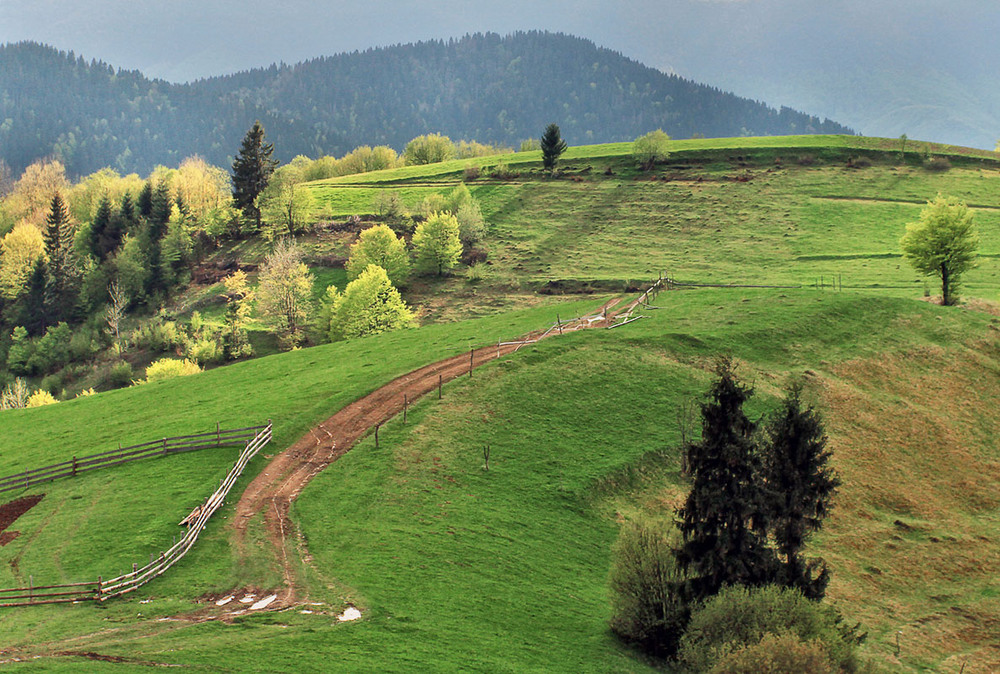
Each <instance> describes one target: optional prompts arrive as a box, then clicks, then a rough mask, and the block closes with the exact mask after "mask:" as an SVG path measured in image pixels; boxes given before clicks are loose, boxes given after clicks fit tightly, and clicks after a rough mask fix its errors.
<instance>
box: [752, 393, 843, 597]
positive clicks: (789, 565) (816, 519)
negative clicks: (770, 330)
mask: <svg viewBox="0 0 1000 674" xmlns="http://www.w3.org/2000/svg"><path fill="white" fill-rule="evenodd" d="M801 392H802V387H801V386H800V385H796V386H793V387H791V388H790V389H789V390H788V393H787V395H786V397H785V399H784V401H783V402H782V405H781V408H780V409H779V410H778V411H777V412H776V413H775V414H774V415H773V416H772V417H771V418H770V420H769V423H768V425H767V432H766V436H765V442H766V445H765V451H764V453H763V454H764V456H763V477H764V479H763V482H764V484H766V485H767V490H768V493H769V496H770V507H769V521H770V523H769V527H770V529H771V531H772V535H773V538H774V542H775V544H776V546H777V548H778V554H779V556H780V562H781V568H780V570H779V578H778V580H779V582H780V583H781V584H783V585H787V586H789V587H794V588H798V589H799V590H801V591H802V593H803V594H804V595H805V596H807V597H809V598H810V599H822V598H823V595H824V593H825V591H826V585H827V583H828V582H829V580H830V572H829V569H828V568H827V567H826V564H825V563H824V562H823V560H821V559H812V560H804V559H803V558H802V547H803V546H804V544H805V541H806V538H807V537H808V536H809V534H811V533H812V532H814V531H817V530H819V528H820V527H821V526H822V524H823V518H824V517H826V514H827V512H828V510H829V507H830V500H831V498H832V497H833V495H834V493H835V492H836V490H837V486H838V485H839V484H840V480H839V478H838V477H837V475H836V474H835V473H834V471H833V469H832V468H831V467H830V465H829V460H830V450H828V449H827V448H826V435H825V434H824V432H823V423H822V421H821V420H820V418H819V415H818V414H817V413H816V411H815V410H814V409H813V408H812V407H807V408H805V409H803V408H802V402H801V400H800V396H801Z"/></svg>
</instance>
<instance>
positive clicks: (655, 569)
mask: <svg viewBox="0 0 1000 674" xmlns="http://www.w3.org/2000/svg"><path fill="white" fill-rule="evenodd" d="M677 538H678V533H677V530H676V529H674V528H673V527H669V528H665V527H653V526H649V525H645V524H642V523H635V522H629V523H626V524H625V525H624V526H623V527H622V529H621V532H619V534H618V540H617V541H615V544H614V547H613V548H612V562H611V577H610V579H609V580H610V582H609V584H610V587H611V593H612V600H611V602H612V617H611V629H612V630H613V631H614V632H615V633H616V634H617V635H618V636H620V637H621V638H622V639H624V640H625V641H627V642H631V643H634V644H636V645H637V646H639V647H641V648H642V649H643V650H644V651H646V652H647V653H651V654H653V655H657V656H669V655H672V654H673V653H674V652H676V650H677V645H678V640H679V638H680V634H681V632H682V630H683V627H684V622H685V618H686V614H687V607H686V606H685V605H684V604H683V603H682V602H681V601H680V600H679V599H678V597H677V595H676V593H675V590H674V588H676V587H678V586H679V585H680V582H681V580H682V579H683V576H682V573H681V571H680V569H679V568H678V566H677V561H676V559H675V557H674V548H675V547H676V545H677V544H678V540H677Z"/></svg>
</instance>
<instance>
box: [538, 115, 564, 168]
mask: <svg viewBox="0 0 1000 674" xmlns="http://www.w3.org/2000/svg"><path fill="white" fill-rule="evenodd" d="M541 147H542V165H543V166H544V167H545V168H547V169H553V168H555V166H556V161H558V159H559V157H560V155H562V153H563V152H565V151H566V141H564V140H563V139H562V135H561V134H560V132H559V125H558V124H549V125H548V126H547V127H545V133H543V134H542V138H541Z"/></svg>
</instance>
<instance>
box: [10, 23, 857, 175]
mask: <svg viewBox="0 0 1000 674" xmlns="http://www.w3.org/2000/svg"><path fill="white" fill-rule="evenodd" d="M555 116H558V117H559V119H560V124H561V127H562V130H563V135H564V136H565V137H566V139H567V141H569V142H570V143H574V144H581V143H597V142H610V141H627V140H631V139H633V138H635V137H636V136H638V135H639V134H641V133H644V132H645V131H647V130H649V129H654V128H662V129H663V130H664V131H665V132H667V133H669V134H670V135H671V136H673V137H675V138H688V137H691V136H693V135H695V134H701V135H702V136H706V137H715V136H720V137H721V136H739V135H744V134H756V135H781V134H791V133H852V132H851V130H850V129H847V128H846V127H844V126H841V125H839V124H836V123H834V122H831V121H829V120H821V119H818V118H816V117H810V116H808V115H805V114H803V113H799V112H796V111H794V110H790V109H788V108H780V109H774V108H770V107H768V106H766V105H764V104H762V103H759V102H756V101H751V100H748V99H745V98H739V97H737V96H734V95H732V94H728V93H725V92H722V91H720V90H718V89H715V88H712V87H709V86H705V85H701V84H697V83H694V82H691V81H689V80H685V79H683V78H680V77H677V76H674V75H667V74H664V73H662V72H659V71H657V70H655V69H653V68H649V67H646V66H644V65H642V64H640V63H637V62H635V61H632V60H630V59H627V58H625V57H624V56H622V55H621V54H619V53H617V52H613V51H611V50H607V49H601V48H598V47H597V46H595V45H594V44H593V43H592V42H589V41H587V40H583V39H580V38H575V37H571V36H567V35H561V34H552V33H543V32H526V33H515V34H512V35H509V36H506V37H501V36H499V35H494V34H475V35H467V36H465V37H464V38H462V39H458V40H449V41H429V42H420V43H417V44H411V45H398V46H394V47H385V48H379V49H370V50H367V51H364V52H358V53H351V54H341V55H338V56H332V57H325V58H319V59H314V60H311V61H307V62H304V63H300V64H297V65H294V66H284V65H282V66H280V67H279V66H271V67H269V68H263V69H256V70H251V71H246V72H242V73H238V74H235V75H229V76H223V77H215V78H209V79H206V80H199V81H197V82H193V83H189V84H170V83H167V82H163V81H160V80H150V79H148V78H146V77H145V76H143V75H142V73H140V72H137V71H126V70H121V69H115V68H113V67H112V66H110V65H108V64H106V63H102V62H99V61H93V60H91V61H87V60H85V59H84V58H83V57H81V56H78V55H75V54H73V53H72V52H69V53H67V52H61V51H58V50H56V49H53V48H50V47H46V46H43V45H39V44H36V43H31V42H23V43H17V44H6V45H3V46H0V148H2V150H0V159H3V160H4V161H5V162H6V163H7V164H8V165H9V166H10V168H11V169H12V170H13V172H14V173H20V172H21V171H23V170H24V168H25V167H27V166H28V165H30V164H31V163H32V162H34V161H35V160H37V159H40V158H43V157H55V158H58V159H59V160H60V161H61V162H62V163H63V165H64V166H65V167H66V169H67V171H68V173H69V174H70V175H73V176H81V175H86V174H88V173H92V172H94V171H97V170H98V169H101V168H103V167H111V168H113V169H115V170H117V171H119V172H120V173H132V172H138V173H142V174H146V173H149V172H150V171H152V170H153V169H154V168H155V167H156V166H157V165H173V166H176V165H178V164H179V163H180V161H181V160H182V159H183V158H185V157H188V156H192V155H195V154H198V155H200V156H201V157H203V158H204V159H205V160H206V161H208V162H209V163H210V164H213V165H217V166H226V165H228V164H229V163H230V162H231V161H232V158H233V156H234V154H233V149H234V148H236V147H238V145H239V142H240V139H241V137H242V135H243V133H244V132H245V130H246V129H247V128H248V127H249V126H250V124H251V123H252V122H253V120H255V119H259V120H260V121H261V122H262V123H263V124H264V125H265V126H266V128H267V129H268V133H269V134H270V137H271V138H272V140H273V141H274V142H275V143H276V147H277V148H279V149H278V154H277V158H278V159H280V160H281V161H282V162H283V163H288V162H290V161H291V160H292V158H293V157H295V156H297V155H306V156H310V157H320V156H324V155H343V154H345V153H347V152H349V151H350V150H351V148H354V147H358V146H361V145H364V144H366V143H367V144H371V145H372V146H380V145H383V146H388V147H391V148H395V149H396V150H397V151H402V148H403V147H404V145H405V144H406V143H407V142H408V141H409V140H410V139H412V138H415V137H417V136H420V135H423V134H427V133H430V132H434V131H440V132H442V133H445V134H447V135H449V136H451V137H453V138H467V139H472V138H474V139H477V140H478V141H480V142H482V143H485V144H487V145H497V146H507V147H518V145H519V144H520V143H521V141H523V140H524V139H526V138H533V137H535V136H536V134H537V130H538V129H540V128H543V127H544V125H545V124H546V123H548V122H549V121H550V120H551V119H552V118H553V117H555Z"/></svg>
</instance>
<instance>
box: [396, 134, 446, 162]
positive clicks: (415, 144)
mask: <svg viewBox="0 0 1000 674" xmlns="http://www.w3.org/2000/svg"><path fill="white" fill-rule="evenodd" d="M454 158H455V144H454V143H452V142H451V139H450V138H448V136H442V135H441V134H439V133H430V134H426V135H423V136H417V137H416V138H414V139H413V140H411V141H410V142H409V143H407V144H406V149H405V150H403V159H404V160H405V161H406V165H407V166H415V165H418V164H436V163H437V162H442V161H448V160H449V159H454Z"/></svg>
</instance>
